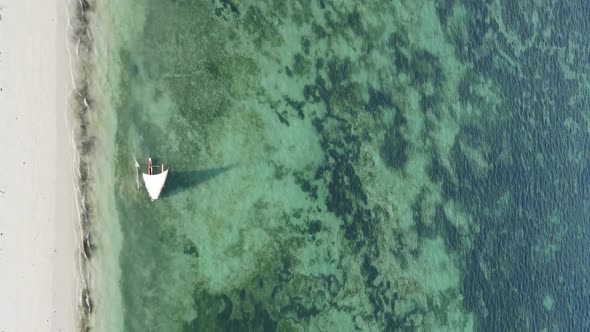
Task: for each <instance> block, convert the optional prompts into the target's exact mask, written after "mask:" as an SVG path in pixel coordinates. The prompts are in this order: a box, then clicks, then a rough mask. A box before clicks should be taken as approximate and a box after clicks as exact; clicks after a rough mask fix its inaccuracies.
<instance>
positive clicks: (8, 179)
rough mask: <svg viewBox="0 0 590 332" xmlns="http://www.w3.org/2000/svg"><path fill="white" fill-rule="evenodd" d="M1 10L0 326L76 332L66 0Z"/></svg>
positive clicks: (4, 0)
mask: <svg viewBox="0 0 590 332" xmlns="http://www.w3.org/2000/svg"><path fill="white" fill-rule="evenodd" d="M0 8H2V9H1V10H0V15H1V17H2V18H1V20H0V52H2V54H0V88H2V91H0V233H2V234H1V236H0V331H7V332H8V331H11V332H12V331H73V330H76V329H77V324H78V323H77V320H78V314H77V306H76V303H77V298H78V297H77V293H78V290H77V277H76V275H77V273H76V268H77V257H78V252H77V245H76V243H77V240H76V226H75V225H76V222H75V220H76V218H77V213H76V212H75V199H74V183H73V174H74V169H75V168H74V163H73V155H74V153H73V145H72V140H71V135H70V131H69V129H68V128H67V125H66V114H67V112H66V97H67V94H68V92H69V91H71V89H70V86H71V84H70V75H69V64H68V55H67V50H66V35H65V27H66V24H67V17H66V12H65V0H57V1H50V0H0Z"/></svg>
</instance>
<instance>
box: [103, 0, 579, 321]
mask: <svg viewBox="0 0 590 332" xmlns="http://www.w3.org/2000/svg"><path fill="white" fill-rule="evenodd" d="M117 6H120V7H117ZM111 7H112V8H111V10H113V11H114V12H116V11H117V9H120V10H125V11H128V12H126V13H123V14H121V13H119V15H120V16H123V17H125V15H127V17H129V22H128V24H129V26H128V27H129V29H127V30H115V31H113V32H112V34H113V36H112V48H111V49H110V50H111V52H110V53H109V54H110V56H112V58H113V59H114V60H113V61H114V62H116V63H117V66H118V67H117V68H120V72H119V73H116V74H120V78H121V81H120V83H119V82H118V83H117V84H116V85H115V86H112V87H111V88H112V91H113V92H112V96H113V97H112V98H113V101H114V104H115V106H116V107H115V110H114V111H115V112H116V116H117V128H116V137H115V147H116V153H115V158H114V165H113V166H114V167H115V181H114V183H116V184H115V186H114V189H113V190H114V194H115V201H116V210H117V213H118V221H119V224H120V228H121V231H122V248H121V252H120V256H119V261H120V266H121V280H120V284H119V285H118V286H119V287H120V289H121V294H122V302H123V308H124V313H123V320H124V322H123V326H124V329H125V330H127V331H180V330H185V331H201V330H208V331H212V330H256V331H258V330H269V331H270V330H280V331H291V330H293V331H299V330H301V331H303V330H306V331H307V330H310V331H316V330H324V331H353V330H371V331H381V330H387V331H389V330H415V329H418V330H420V329H425V330H454V331H456V330H473V329H479V330H540V329H542V328H546V329H548V330H555V329H565V330H570V329H584V328H588V325H589V324H590V320H589V318H588V316H587V312H589V310H587V309H588V303H590V302H589V301H588V300H589V299H588V294H586V293H584V292H578V291H577V290H579V289H586V288H587V287H588V285H589V280H588V273H587V271H586V270H587V264H585V263H584V262H585V257H587V255H588V250H589V249H588V248H590V246H589V243H588V238H587V234H588V224H587V220H588V216H589V211H588V200H589V198H590V196H589V195H590V192H589V191H588V190H587V189H585V186H584V184H585V183H586V182H587V180H588V177H589V171H588V170H589V169H590V168H589V166H590V165H589V164H588V162H587V160H588V152H587V151H588V149H587V147H588V141H589V140H588V137H589V129H588V128H590V127H589V126H588V120H589V117H588V115H589V114H588V98H587V97H586V96H588V85H587V78H586V74H587V73H588V63H587V60H586V59H587V58H588V57H587V55H588V49H589V48H588V46H589V44H588V39H587V35H588V32H590V31H588V30H590V29H589V27H588V25H587V23H586V22H587V21H588V15H587V13H588V8H587V7H586V5H583V4H577V5H576V4H568V5H565V4H554V3H537V2H535V3H531V4H528V5H517V6H515V5H512V3H511V2H506V3H505V2H502V1H495V2H492V3H490V4H488V5H485V6H484V5H482V4H480V3H479V2H473V3H471V2H469V1H446V2H436V3H435V2H432V1H412V2H409V1H395V2H383V3H382V2H379V1H369V2H367V3H366V4H360V3H356V2H353V1H323V0H320V1H285V2H272V1H269V2H255V1H239V2H238V1H231V0H229V1H216V0H214V1H180V0H179V1H167V2H162V1H155V0H154V1H145V2H144V3H143V4H135V5H133V6H131V7H127V6H126V5H117V4H112V5H111ZM129 8H132V9H133V10H130V9H129ZM97 24H100V22H98V23H97ZM105 24H106V23H105ZM134 156H135V157H136V158H137V159H138V160H139V161H140V162H141V163H145V160H146V159H147V157H148V156H151V157H152V158H155V159H156V161H157V162H163V163H166V164H167V165H170V167H171V175H170V177H169V180H168V183H167V186H166V188H165V190H164V192H163V194H162V197H161V199H160V200H158V201H156V202H154V203H152V202H150V201H149V199H148V197H147V193H146V192H145V189H144V188H140V189H138V188H137V187H136V177H135V168H134V167H133V163H134V160H133V157H134ZM104 254H105V255H106V254H108V253H107V252H104ZM116 254H119V253H116ZM113 286H115V285H113ZM97 291H98V292H100V290H97ZM100 314H101V313H100V312H99V313H96V315H97V319H100V318H99V317H100Z"/></svg>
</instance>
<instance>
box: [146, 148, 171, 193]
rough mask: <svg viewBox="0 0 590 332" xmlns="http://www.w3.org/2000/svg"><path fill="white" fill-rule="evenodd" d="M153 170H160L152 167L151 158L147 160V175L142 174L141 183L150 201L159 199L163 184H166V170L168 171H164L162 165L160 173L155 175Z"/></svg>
mask: <svg viewBox="0 0 590 332" xmlns="http://www.w3.org/2000/svg"><path fill="white" fill-rule="evenodd" d="M154 168H160V166H153V164H152V158H148V172H147V174H146V173H143V182H144V183H145V187H146V188H147V191H148V194H149V195H150V198H151V199H152V201H155V200H156V199H158V197H160V193H161V192H162V188H164V184H165V183H166V177H167V176H168V170H169V169H170V168H168V169H164V165H163V164H162V167H161V171H160V173H158V174H156V173H154Z"/></svg>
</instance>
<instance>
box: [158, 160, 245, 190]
mask: <svg viewBox="0 0 590 332" xmlns="http://www.w3.org/2000/svg"><path fill="white" fill-rule="evenodd" d="M234 167H236V164H231V165H229V166H223V167H215V168H209V169H200V170H194V171H175V170H171V171H170V174H168V180H167V181H166V187H164V191H163V192H162V196H172V195H175V194H178V193H181V192H183V191H185V190H187V189H190V188H192V187H196V186H198V185H199V184H201V183H203V182H205V181H209V180H211V179H213V178H214V177H216V176H218V175H221V174H223V173H225V172H227V171H229V170H231V169H232V168H234Z"/></svg>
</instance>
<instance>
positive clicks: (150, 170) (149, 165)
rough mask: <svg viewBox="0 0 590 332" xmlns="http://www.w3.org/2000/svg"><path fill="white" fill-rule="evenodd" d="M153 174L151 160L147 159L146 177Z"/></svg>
mask: <svg viewBox="0 0 590 332" xmlns="http://www.w3.org/2000/svg"><path fill="white" fill-rule="evenodd" d="M153 173H154V171H153V167H152V158H148V175H152V174H153Z"/></svg>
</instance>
